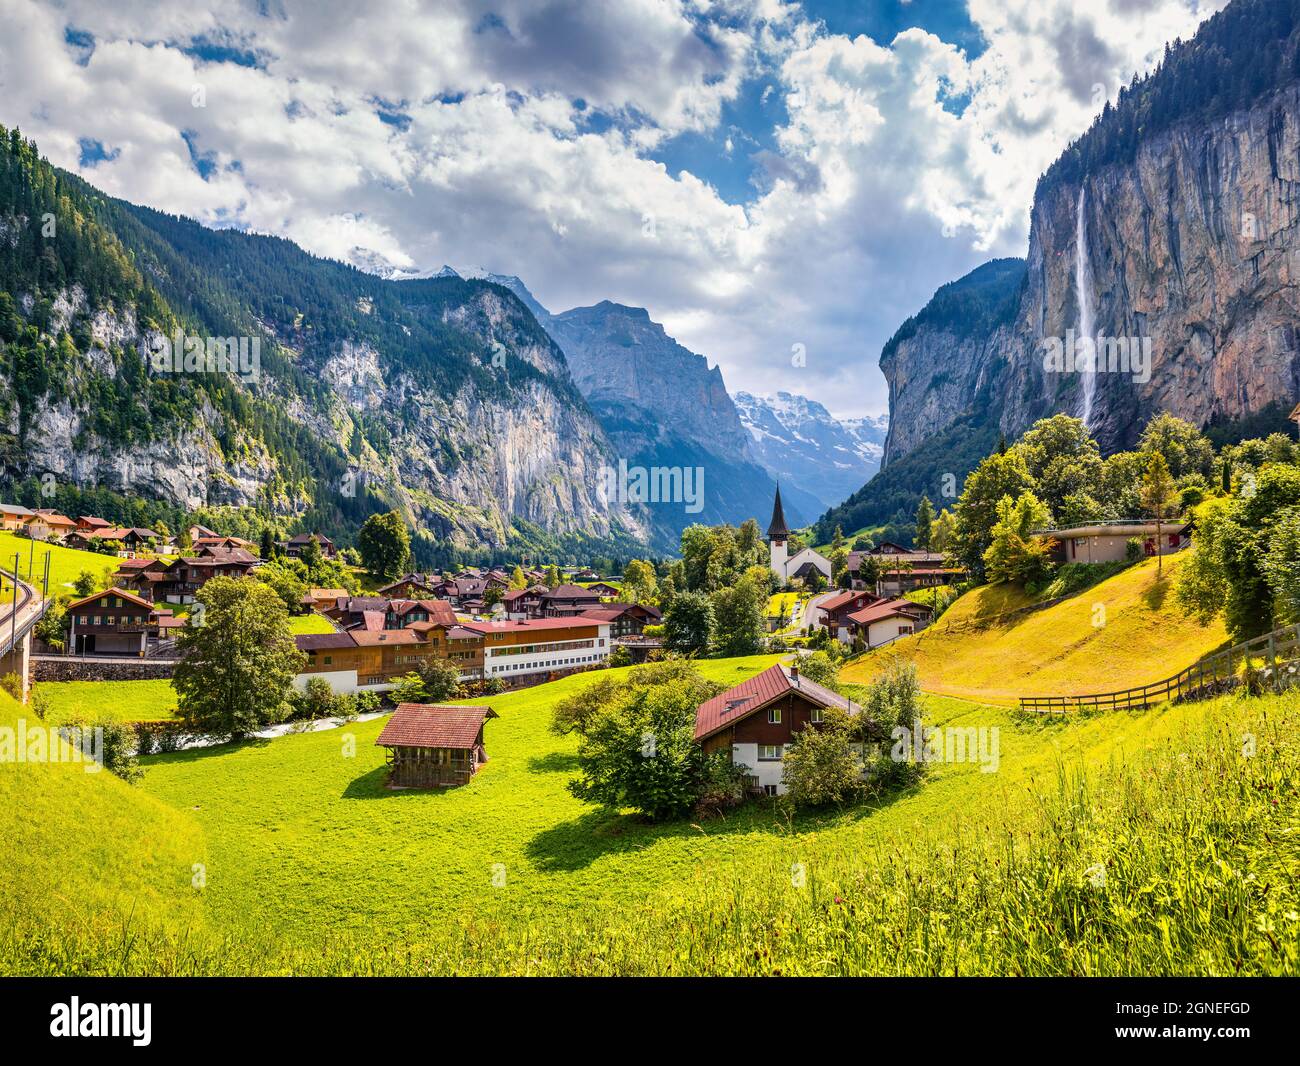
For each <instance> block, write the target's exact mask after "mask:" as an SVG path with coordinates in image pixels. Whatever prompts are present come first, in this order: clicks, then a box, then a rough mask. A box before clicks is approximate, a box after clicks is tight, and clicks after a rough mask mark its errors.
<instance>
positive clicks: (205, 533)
mask: <svg viewBox="0 0 1300 1066" xmlns="http://www.w3.org/2000/svg"><path fill="white" fill-rule="evenodd" d="M196 533H197V534H198V535H199V536H200V537H216V536H219V535H220V534H218V533H217V531H216V530H215V529H209V528H208V527H207V526H198V525H195V526H190V535H191V536H194V535H195V534H196Z"/></svg>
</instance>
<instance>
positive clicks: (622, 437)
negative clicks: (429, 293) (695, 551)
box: [479, 274, 822, 541]
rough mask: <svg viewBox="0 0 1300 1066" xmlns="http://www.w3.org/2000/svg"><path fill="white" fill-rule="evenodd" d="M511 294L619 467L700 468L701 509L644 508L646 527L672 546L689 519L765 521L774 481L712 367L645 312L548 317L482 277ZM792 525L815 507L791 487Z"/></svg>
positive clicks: (519, 292)
mask: <svg viewBox="0 0 1300 1066" xmlns="http://www.w3.org/2000/svg"><path fill="white" fill-rule="evenodd" d="M479 276H480V277H482V279H483V280H485V281H491V282H493V283H495V284H498V285H502V286H504V287H506V288H508V289H510V290H511V291H512V292H513V293H514V294H515V295H516V296H518V297H519V299H520V300H521V301H522V302H523V303H524V304H525V306H527V307H528V308H529V309H530V310H531V311H532V312H533V314H534V316H535V317H536V318H537V320H538V321H539V322H540V323H541V324H542V326H543V327H544V328H545V329H546V331H547V332H548V333H549V334H550V335H551V337H552V338H554V340H555V341H556V343H557V344H558V345H559V346H560V348H561V349H563V352H564V356H565V360H566V362H567V364H568V367H569V370H570V372H571V373H572V375H573V381H574V383H575V384H576V385H577V387H578V389H579V390H580V391H581V392H582V394H583V396H584V397H586V399H587V402H588V403H590V404H591V407H592V410H593V411H594V412H595V413H596V415H597V417H598V418H599V419H600V422H601V425H602V426H603V427H604V429H605V432H606V433H607V434H608V436H609V438H610V441H611V443H612V444H613V447H614V451H615V453H616V454H617V456H618V457H619V459H620V460H624V461H626V462H627V463H628V464H629V465H639V466H643V467H646V468H651V467H656V466H658V467H684V468H691V469H694V468H699V469H702V470H703V471H704V497H703V510H702V511H699V512H698V513H687V512H685V511H684V510H683V509H682V508H680V507H677V508H674V507H651V508H649V509H648V511H647V521H650V522H652V523H654V525H655V528H656V530H657V532H658V535H659V536H660V538H661V539H666V540H669V541H675V539H676V536H677V534H678V533H679V532H680V531H681V529H683V528H685V526H687V525H690V524H691V523H693V522H704V523H716V522H732V523H740V522H743V521H744V520H745V519H746V518H751V517H756V518H759V519H760V520H766V516H767V515H769V514H770V513H771V509H772V497H773V495H774V493H775V490H776V483H775V481H774V480H773V478H772V476H771V474H770V472H769V470H768V469H765V468H764V466H763V465H762V464H761V463H760V462H759V461H758V459H757V457H756V456H755V454H754V451H753V448H752V439H751V435H750V432H749V430H748V429H747V428H746V426H745V425H744V424H743V422H742V420H741V417H740V414H739V413H738V411H737V408H736V404H735V403H734V402H733V401H732V398H731V396H730V395H729V394H728V392H727V387H726V384H725V383H724V381H723V379H722V371H721V370H720V369H719V368H718V367H713V368H712V369H710V367H709V364H708V360H707V359H706V358H705V357H704V356H702V355H698V354H696V353H695V352H692V351H690V350H689V349H688V348H685V347H683V346H682V345H681V344H678V343H677V341H675V340H674V339H673V338H672V337H670V336H668V334H667V333H666V332H665V330H664V328H663V326H662V325H660V324H659V323H658V322H655V321H653V320H652V319H651V318H650V314H649V312H648V311H646V309H645V308H643V307H627V306H624V305H622V304H615V303H611V302H609V301H603V302H601V303H598V304H596V305H594V306H592V307H576V308H573V309H572V310H570V311H565V312H563V313H561V314H554V315H553V314H551V313H550V312H549V311H547V310H546V308H544V307H543V306H542V305H541V304H540V303H538V301H537V299H536V298H535V297H534V296H533V294H532V293H531V292H529V291H528V288H527V287H526V286H525V285H524V283H523V282H522V281H520V279H519V278H517V277H514V276H510V275H500V274H480V275H479ZM782 495H783V496H784V497H785V502H786V511H787V517H788V518H789V519H790V521H791V522H792V523H794V524H801V523H803V522H806V521H809V520H811V519H812V518H813V517H815V516H816V514H817V513H818V512H819V511H820V510H821V509H822V505H821V503H820V502H819V501H818V499H817V497H816V496H815V495H814V494H812V493H810V492H805V491H803V490H802V489H801V488H800V487H799V485H798V484H795V483H792V484H790V485H789V487H788V489H785V490H784V491H783V493H782Z"/></svg>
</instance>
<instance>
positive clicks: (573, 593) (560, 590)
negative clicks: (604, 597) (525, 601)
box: [542, 585, 600, 600]
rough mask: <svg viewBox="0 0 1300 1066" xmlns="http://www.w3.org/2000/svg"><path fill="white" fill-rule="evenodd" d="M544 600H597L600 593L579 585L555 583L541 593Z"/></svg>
mask: <svg viewBox="0 0 1300 1066" xmlns="http://www.w3.org/2000/svg"><path fill="white" fill-rule="evenodd" d="M542 599H544V600H598V599H600V593H598V592H592V591H591V589H584V588H583V587H582V586H581V585H556V586H555V588H553V589H551V590H550V591H548V592H546V593H544V594H543V595H542Z"/></svg>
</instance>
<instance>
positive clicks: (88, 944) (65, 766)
mask: <svg viewBox="0 0 1300 1066" xmlns="http://www.w3.org/2000/svg"><path fill="white" fill-rule="evenodd" d="M19 719H25V720H26V723H27V728H31V727H36V726H40V724H41V723H39V722H37V721H36V720H35V719H34V718H33V717H32V716H31V713H30V711H29V710H27V709H25V708H23V707H20V706H19V705H18V704H17V703H15V702H14V701H13V699H11V698H10V697H9V696H8V695H7V694H6V693H4V692H0V729H15V730H16V729H17V727H18V722H19ZM59 743H60V745H61V749H60V750H63V751H67V750H69V749H67V748H66V746H62V742H59ZM0 839H3V840H4V842H5V846H4V850H3V855H2V856H0V884H3V885H4V891H3V892H0V972H14V971H17V970H23V971H35V972H41V971H55V972H77V971H82V970H86V969H96V968H99V967H102V966H103V965H105V964H106V963H108V962H109V961H110V960H109V959H108V957H107V956H106V955H105V954H104V951H105V949H104V945H105V944H109V945H115V946H116V949H118V950H120V949H121V947H122V945H123V943H124V941H125V937H124V933H123V931H124V930H131V931H133V932H134V933H136V934H138V935H142V936H149V937H151V938H154V939H155V940H156V941H161V942H170V943H172V944H173V947H174V945H175V941H174V940H173V939H172V938H173V937H175V936H176V935H178V934H179V933H180V932H181V931H182V930H184V929H187V928H197V927H198V926H199V924H200V923H201V921H202V911H201V908H200V905H199V902H198V894H197V893H196V892H195V890H194V889H193V888H192V886H191V879H192V877H193V865H194V864H195V863H200V864H203V863H206V862H207V846H206V844H205V842H204V838H203V833H202V830H201V829H200V828H199V826H198V824H197V823H196V822H195V820H194V818H193V816H192V814H191V812H189V811H182V810H178V809H176V808H175V807H172V806H169V805H168V804H166V803H164V802H162V801H160V800H158V799H156V798H155V797H153V796H151V795H149V794H148V793H147V792H146V791H144V790H142V789H140V788H133V787H131V786H130V785H127V784H125V783H124V782H122V781H121V780H119V779H118V778H116V777H114V776H113V775H112V774H111V773H109V772H108V771H107V770H99V771H98V772H95V773H87V772H86V764H85V763H80V764H77V763H71V762H64V763H48V762H46V763H29V762H24V763H17V762H10V761H5V762H3V763H0ZM83 948H86V949H87V950H89V951H91V952H92V953H93V954H94V956H95V958H94V959H93V960H92V959H89V958H86V957H84V956H83V955H82V954H81V952H82V949H83ZM162 965H165V964H162Z"/></svg>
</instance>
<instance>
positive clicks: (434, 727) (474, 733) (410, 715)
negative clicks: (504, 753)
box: [375, 703, 497, 788]
mask: <svg viewBox="0 0 1300 1066" xmlns="http://www.w3.org/2000/svg"><path fill="white" fill-rule="evenodd" d="M496 717H497V714H496V712H495V711H494V710H492V708H491V707H442V706H437V705H432V706H426V705H424V704H420V703H400V704H398V706H397V710H395V711H394V712H393V716H392V717H391V718H389V719H388V722H387V723H386V724H385V725H384V728H383V730H382V732H380V734H379V737H378V738H377V739H376V740H375V744H376V745H377V746H379V747H382V748H387V749H388V787H389V788H446V787H449V786H454V785H465V784H468V783H469V780H470V778H472V777H473V776H474V775H475V774H476V773H478V770H479V767H481V766H482V765H483V764H484V763H485V762H487V752H486V750H485V749H484V745H483V726H484V723H486V722H487V720H488V719H489V718H496Z"/></svg>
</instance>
